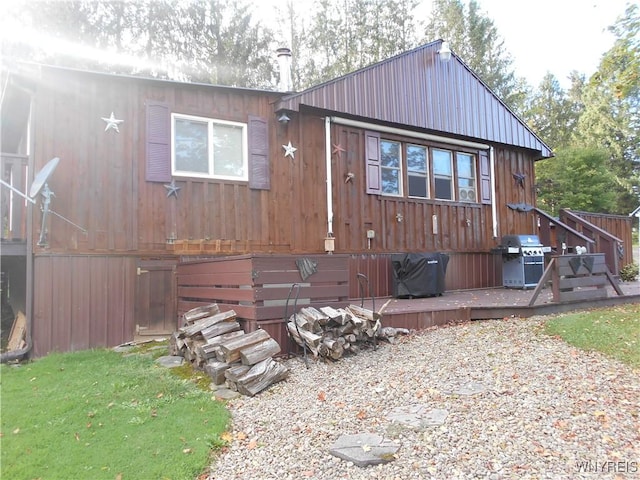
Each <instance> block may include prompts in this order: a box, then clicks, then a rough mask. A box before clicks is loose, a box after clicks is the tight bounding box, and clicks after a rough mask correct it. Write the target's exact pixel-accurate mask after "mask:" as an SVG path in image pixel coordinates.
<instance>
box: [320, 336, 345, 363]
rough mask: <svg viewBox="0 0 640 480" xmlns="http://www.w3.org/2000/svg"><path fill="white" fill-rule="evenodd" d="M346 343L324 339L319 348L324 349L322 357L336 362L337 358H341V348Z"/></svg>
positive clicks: (342, 350)
mask: <svg viewBox="0 0 640 480" xmlns="http://www.w3.org/2000/svg"><path fill="white" fill-rule="evenodd" d="M345 343H346V342H344V341H343V342H340V341H339V340H336V339H332V338H325V339H324V340H323V341H322V345H321V347H325V348H323V350H325V352H326V353H325V354H324V355H323V356H325V357H330V358H332V359H333V360H338V359H339V358H341V357H342V354H343V353H344V348H343V347H342V346H343V345H344V344H345Z"/></svg>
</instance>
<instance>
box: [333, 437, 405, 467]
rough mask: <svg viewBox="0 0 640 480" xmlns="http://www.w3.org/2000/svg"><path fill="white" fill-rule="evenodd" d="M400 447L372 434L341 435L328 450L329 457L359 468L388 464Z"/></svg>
mask: <svg viewBox="0 0 640 480" xmlns="http://www.w3.org/2000/svg"><path fill="white" fill-rule="evenodd" d="M399 449H400V445H398V444H396V443H394V442H391V441H389V440H385V439H384V438H383V437H381V436H380V435H375V434H373V433H359V434H356V435H342V436H340V437H339V438H338V440H336V442H335V443H334V444H333V445H332V446H331V448H330V449H329V453H331V455H333V456H335V457H338V458H341V459H342V460H347V461H349V462H353V463H354V464H355V465H358V466H359V467H367V466H369V465H379V464H381V463H388V462H390V461H392V460H394V459H395V454H396V453H397V451H398V450H399Z"/></svg>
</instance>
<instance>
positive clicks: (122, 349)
mask: <svg viewBox="0 0 640 480" xmlns="http://www.w3.org/2000/svg"><path fill="white" fill-rule="evenodd" d="M135 349H136V346H135V345H127V344H125V345H118V346H117V347H113V349H112V350H113V351H114V352H118V353H127V352H130V351H131V350H135Z"/></svg>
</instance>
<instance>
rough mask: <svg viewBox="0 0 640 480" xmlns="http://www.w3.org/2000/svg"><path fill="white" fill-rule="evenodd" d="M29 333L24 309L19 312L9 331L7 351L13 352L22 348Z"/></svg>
mask: <svg viewBox="0 0 640 480" xmlns="http://www.w3.org/2000/svg"><path fill="white" fill-rule="evenodd" d="M26 334H27V317H26V316H25V314H24V313H22V311H19V312H18V315H16V318H15V319H14V321H13V325H11V331H10V332H9V340H8V343H7V351H8V352H12V351H15V350H20V349H21V348H24V346H25V345H26V341H25V336H26Z"/></svg>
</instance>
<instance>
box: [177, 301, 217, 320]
mask: <svg viewBox="0 0 640 480" xmlns="http://www.w3.org/2000/svg"><path fill="white" fill-rule="evenodd" d="M217 313H220V308H219V307H218V304H217V303H210V304H209V305H203V306H201V307H196V308H192V309H191V310H189V311H187V312H185V313H184V314H183V315H182V320H183V322H184V324H185V325H190V324H192V323H193V322H195V321H196V320H199V319H201V318H204V317H211V316H212V315H215V314H217Z"/></svg>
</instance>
